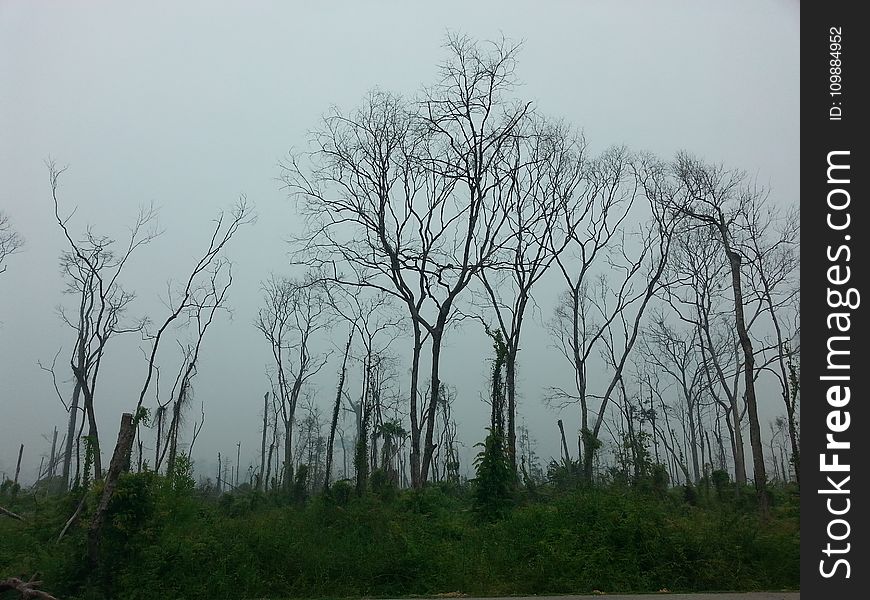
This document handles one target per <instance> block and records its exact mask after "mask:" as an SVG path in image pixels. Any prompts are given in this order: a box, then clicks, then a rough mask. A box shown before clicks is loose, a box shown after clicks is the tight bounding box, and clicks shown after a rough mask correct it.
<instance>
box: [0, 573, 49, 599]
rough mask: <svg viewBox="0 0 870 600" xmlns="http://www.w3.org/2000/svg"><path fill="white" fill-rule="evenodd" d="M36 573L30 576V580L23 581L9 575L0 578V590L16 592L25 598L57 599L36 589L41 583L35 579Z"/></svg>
mask: <svg viewBox="0 0 870 600" xmlns="http://www.w3.org/2000/svg"><path fill="white" fill-rule="evenodd" d="M35 579H36V575H34V576H33V577H31V578H30V581H24V580H23V579H19V578H18V577H10V578H9V579H0V592H8V591H12V592H18V593H19V594H21V597H22V598H24V599H25V600H31V599H34V600H58V598H56V597H55V596H52V595H51V594H49V593H48V592H43V591H42V590H39V589H36V588H38V587H39V586H41V585H42V582H41V581H35Z"/></svg>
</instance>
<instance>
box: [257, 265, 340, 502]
mask: <svg viewBox="0 0 870 600" xmlns="http://www.w3.org/2000/svg"><path fill="white" fill-rule="evenodd" d="M263 292H264V296H265V306H264V307H263V308H261V309H260V311H259V314H258V316H257V320H256V321H255V323H254V325H255V327H256V328H257V329H259V330H260V332H262V333H263V335H264V336H265V338H266V340H267V341H268V342H269V345H270V349H271V351H272V358H273V360H274V363H273V365H272V366H273V367H274V369H275V375H276V379H277V381H276V382H275V392H276V396H277V398H276V400H277V401H278V405H279V406H280V410H281V418H282V421H283V425H284V468H283V470H282V474H281V477H282V481H283V487H284V490H285V491H289V490H290V486H291V485H292V483H293V428H294V424H295V419H296V408H297V406H298V404H299V398H300V395H301V394H302V390H303V387H304V386H305V384H306V383H307V382H308V381H309V380H310V379H311V378H312V377H314V376H315V375H317V373H319V372H320V370H321V369H322V368H323V367H324V366H325V365H326V361H327V359H328V356H329V355H328V353H326V352H322V353H318V352H316V351H315V346H314V337H315V335H316V334H317V332H319V331H321V330H323V329H325V328H327V327H329V325H330V324H331V318H330V314H329V311H328V308H329V306H328V298H327V295H326V292H325V290H324V284H323V283H322V282H321V281H320V280H319V279H318V278H317V276H316V275H314V274H309V275H308V276H306V278H304V279H301V280H293V279H280V278H276V277H272V279H270V280H269V281H267V282H265V283H264V284H263Z"/></svg>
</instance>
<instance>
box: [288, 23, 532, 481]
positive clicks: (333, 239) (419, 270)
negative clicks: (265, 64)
mask: <svg viewBox="0 0 870 600" xmlns="http://www.w3.org/2000/svg"><path fill="white" fill-rule="evenodd" d="M446 46H447V48H448V51H449V54H450V58H449V59H448V60H447V61H446V62H445V63H444V64H443V65H442V66H441V78H440V80H439V81H438V82H437V84H436V85H434V86H432V87H430V88H428V89H426V90H425V91H424V93H423V96H422V99H421V100H420V101H419V102H416V103H413V104H411V103H407V102H405V101H403V100H402V99H400V98H397V97H395V96H392V95H389V94H385V93H382V92H375V93H373V94H371V95H370V96H369V98H368V100H367V102H366V104H365V105H364V106H363V108H362V109H360V110H359V111H357V113H356V114H355V115H353V116H352V117H347V116H344V115H342V114H340V113H338V112H336V113H334V114H333V115H331V116H330V117H328V118H327V119H326V120H325V122H324V125H323V127H322V129H321V130H320V131H319V132H318V133H317V134H316V135H315V137H314V146H315V150H314V152H313V153H312V154H311V158H312V159H313V164H314V166H313V168H312V169H311V174H310V175H306V174H305V173H304V172H303V170H302V169H301V168H300V167H299V165H298V163H297V161H296V160H295V159H291V161H290V162H289V163H288V164H287V165H285V169H284V181H285V184H286V186H287V188H288V189H290V190H291V191H292V192H293V193H295V194H297V195H298V196H299V197H300V198H301V199H302V200H303V202H302V212H303V213H304V214H305V215H306V216H307V217H308V218H309V224H310V225H312V228H313V231H314V235H313V236H310V237H308V239H307V240H306V242H305V244H304V245H303V246H302V251H303V253H304V255H305V257H306V258H305V259H306V260H307V261H308V262H313V263H316V264H318V265H319V266H323V265H325V266H328V267H331V269H332V271H333V273H334V278H335V279H336V280H338V281H341V282H342V283H346V284H352V285H359V286H369V287H376V288H378V289H381V290H382V291H384V292H386V293H390V294H392V295H394V296H396V297H397V298H398V299H399V301H400V302H401V303H402V304H403V305H404V306H405V308H406V309H407V311H408V316H409V318H410V320H411V325H412V333H413V351H412V360H411V386H410V394H409V397H410V403H411V477H412V481H413V485H414V486H420V485H422V482H423V481H425V480H426V477H427V474H428V471H429V466H430V464H431V460H432V453H433V450H434V445H433V432H434V421H435V411H436V408H437V405H438V394H439V390H440V386H439V385H438V381H439V378H440V371H439V367H440V358H441V349H442V342H443V338H444V333H445V330H446V328H447V325H448V323H450V322H451V321H452V319H453V317H454V314H455V311H454V308H455V304H456V299H457V297H459V295H460V294H461V293H462V292H463V291H464V290H465V289H466V288H467V287H468V285H469V283H470V282H471V281H472V278H473V277H474V276H475V275H476V274H477V273H478V272H479V271H480V270H481V269H482V268H484V267H485V266H486V265H487V264H488V263H489V262H490V261H491V260H492V259H493V257H494V254H495V251H496V250H497V247H498V243H499V240H500V238H499V235H498V233H499V230H500V228H501V226H502V225H503V223H504V221H505V219H506V216H505V213H504V211H502V210H499V204H500V202H501V201H502V200H503V198H502V192H503V189H504V184H505V181H504V172H503V171H500V170H498V169H496V168H495V165H496V164H497V163H503V161H505V160H506V156H507V155H510V154H511V153H512V152H513V150H514V146H515V141H516V138H517V136H518V135H520V134H521V133H522V131H523V128H524V124H525V120H526V118H527V117H528V115H529V114H530V105H529V104H520V103H514V102H511V101H509V100H508V98H507V97H506V92H508V91H509V90H510V88H511V87H512V85H513V83H514V77H513V71H514V65H515V57H516V52H517V47H516V46H513V45H510V44H508V43H506V42H504V41H502V42H499V43H493V44H491V45H490V46H489V47H484V46H483V45H482V44H477V43H474V42H472V41H471V40H469V39H468V38H464V37H459V36H450V37H449V38H448V40H447V44H446ZM343 269H344V270H348V271H349V272H350V274H349V275H342V274H341V271H342V270H343ZM424 337H426V338H428V342H429V344H430V349H431V363H430V379H431V381H432V385H431V386H430V394H431V395H430V397H429V398H428V399H427V400H426V402H425V405H424V408H423V410H422V412H420V413H419V416H418V383H419V369H420V358H421V353H422V347H423V342H424Z"/></svg>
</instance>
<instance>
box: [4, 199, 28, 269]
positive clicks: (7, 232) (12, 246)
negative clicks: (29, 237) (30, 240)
mask: <svg viewBox="0 0 870 600" xmlns="http://www.w3.org/2000/svg"><path fill="white" fill-rule="evenodd" d="M23 247H24V238H23V237H21V234H19V233H18V232H17V231H15V230H14V229H13V228H12V221H11V220H10V219H9V215H8V214H6V212H5V211H2V210H0V274H2V273H5V272H6V259H7V258H9V257H10V256H12V255H13V254H15V253H17V252H20V251H21V249H22V248H23Z"/></svg>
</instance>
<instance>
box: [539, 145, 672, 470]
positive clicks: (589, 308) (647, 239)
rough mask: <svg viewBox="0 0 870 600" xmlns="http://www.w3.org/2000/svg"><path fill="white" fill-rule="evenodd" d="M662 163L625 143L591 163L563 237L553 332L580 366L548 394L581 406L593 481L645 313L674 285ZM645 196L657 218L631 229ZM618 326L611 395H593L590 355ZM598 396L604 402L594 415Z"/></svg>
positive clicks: (568, 210)
mask: <svg viewBox="0 0 870 600" xmlns="http://www.w3.org/2000/svg"><path fill="white" fill-rule="evenodd" d="M660 168H661V167H660V165H659V164H658V163H657V162H656V161H654V160H653V159H650V158H648V157H642V158H640V159H636V158H635V157H633V156H631V155H630V154H629V153H628V152H627V150H625V149H624V148H613V149H610V150H608V151H607V152H605V153H604V154H603V155H602V156H601V157H600V158H598V159H597V160H595V161H592V162H590V163H589V164H588V165H587V168H586V173H585V179H584V182H583V186H582V188H581V191H580V193H578V194H577V195H575V196H574V197H571V198H567V199H566V201H565V205H564V216H563V223H562V227H561V231H560V232H559V235H561V236H565V237H567V238H568V247H567V248H566V250H565V251H563V252H561V253H560V254H557V256H556V263H557V264H558V266H559V270H560V271H561V273H562V275H563V278H564V280H565V283H566V284H567V291H566V293H565V294H564V295H563V297H562V300H561V303H560V304H559V305H558V306H557V309H556V313H555V317H554V320H553V322H552V323H551V331H552V332H553V335H554V337H555V338H556V340H557V343H558V346H559V348H560V350H561V351H562V353H563V355H564V356H565V358H566V359H567V360H568V361H569V363H570V364H571V366H572V368H573V375H574V389H573V390H571V391H567V390H564V389H562V388H551V389H550V392H549V396H548V398H549V401H550V402H551V403H555V404H556V405H558V406H565V405H567V404H578V405H579V407H580V437H581V446H582V456H581V457H580V458H581V460H582V464H583V476H584V479H585V480H586V482H587V483H592V481H593V465H594V458H595V452H596V450H597V449H598V447H599V446H600V441H599V439H598V435H599V433H600V431H601V427H602V426H603V424H604V421H605V419H606V418H607V416H608V404H609V402H610V400H611V398H612V396H613V394H614V393H615V392H616V390H617V386H618V385H619V383H620V381H621V379H622V376H623V372H624V370H625V366H626V364H627V361H628V359H629V357H630V355H631V352H632V350H633V348H634V345H635V343H636V342H637V338H638V335H639V333H640V328H641V324H642V319H643V317H644V313H645V312H646V309H647V308H648V307H649V306H650V304H651V303H652V301H653V299H654V298H655V297H656V295H657V294H658V293H659V291H660V290H661V289H662V288H663V287H667V278H666V277H665V276H664V275H665V272H666V265H667V261H668V257H669V254H670V249H671V242H672V240H673V236H674V232H675V231H676V228H677V226H678V224H679V219H678V218H677V217H676V216H675V214H674V212H673V210H671V209H669V207H668V206H667V203H666V200H667V198H668V197H669V195H670V194H671V190H670V189H668V188H667V187H665V186H663V185H662V184H661V178H660V176H659V171H660ZM637 198H643V199H644V200H645V202H644V203H643V204H644V207H643V208H644V209H645V210H648V211H649V214H650V215H651V216H650V217H649V218H648V220H647V221H646V222H645V223H643V224H642V225H641V227H640V229H639V230H638V231H630V232H629V231H626V228H625V223H627V222H628V221H627V219H628V218H629V216H630V215H634V214H636V213H635V210H633V209H634V208H635V207H636V206H637V205H636V200H637ZM637 204H640V203H637ZM629 240H632V241H633V243H628V242H629ZM632 247H634V248H635V249H634V250H633V251H631V250H630V248H632ZM614 330H616V331H617V332H618V333H617V337H616V338H612V337H611V340H613V341H611V344H612V345H613V350H612V354H613V360H612V361H611V362H612V364H611V369H612V373H609V374H608V383H607V384H606V386H605V389H604V391H603V393H601V394H597V395H594V396H593V395H592V394H591V391H590V390H589V387H588V380H587V371H588V369H589V367H590V360H591V357H593V352H594V351H595V350H596V349H598V348H600V347H601V346H602V345H603V344H604V338H605V336H612V335H613V331H614ZM615 340H618V348H617V347H616V346H617V342H616V341H615ZM594 398H597V399H598V400H599V401H598V405H597V407H596V408H595V410H594V412H595V413H597V414H596V416H595V417H594V420H593V418H592V417H591V415H592V413H593V408H592V406H590V400H592V399H594Z"/></svg>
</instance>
